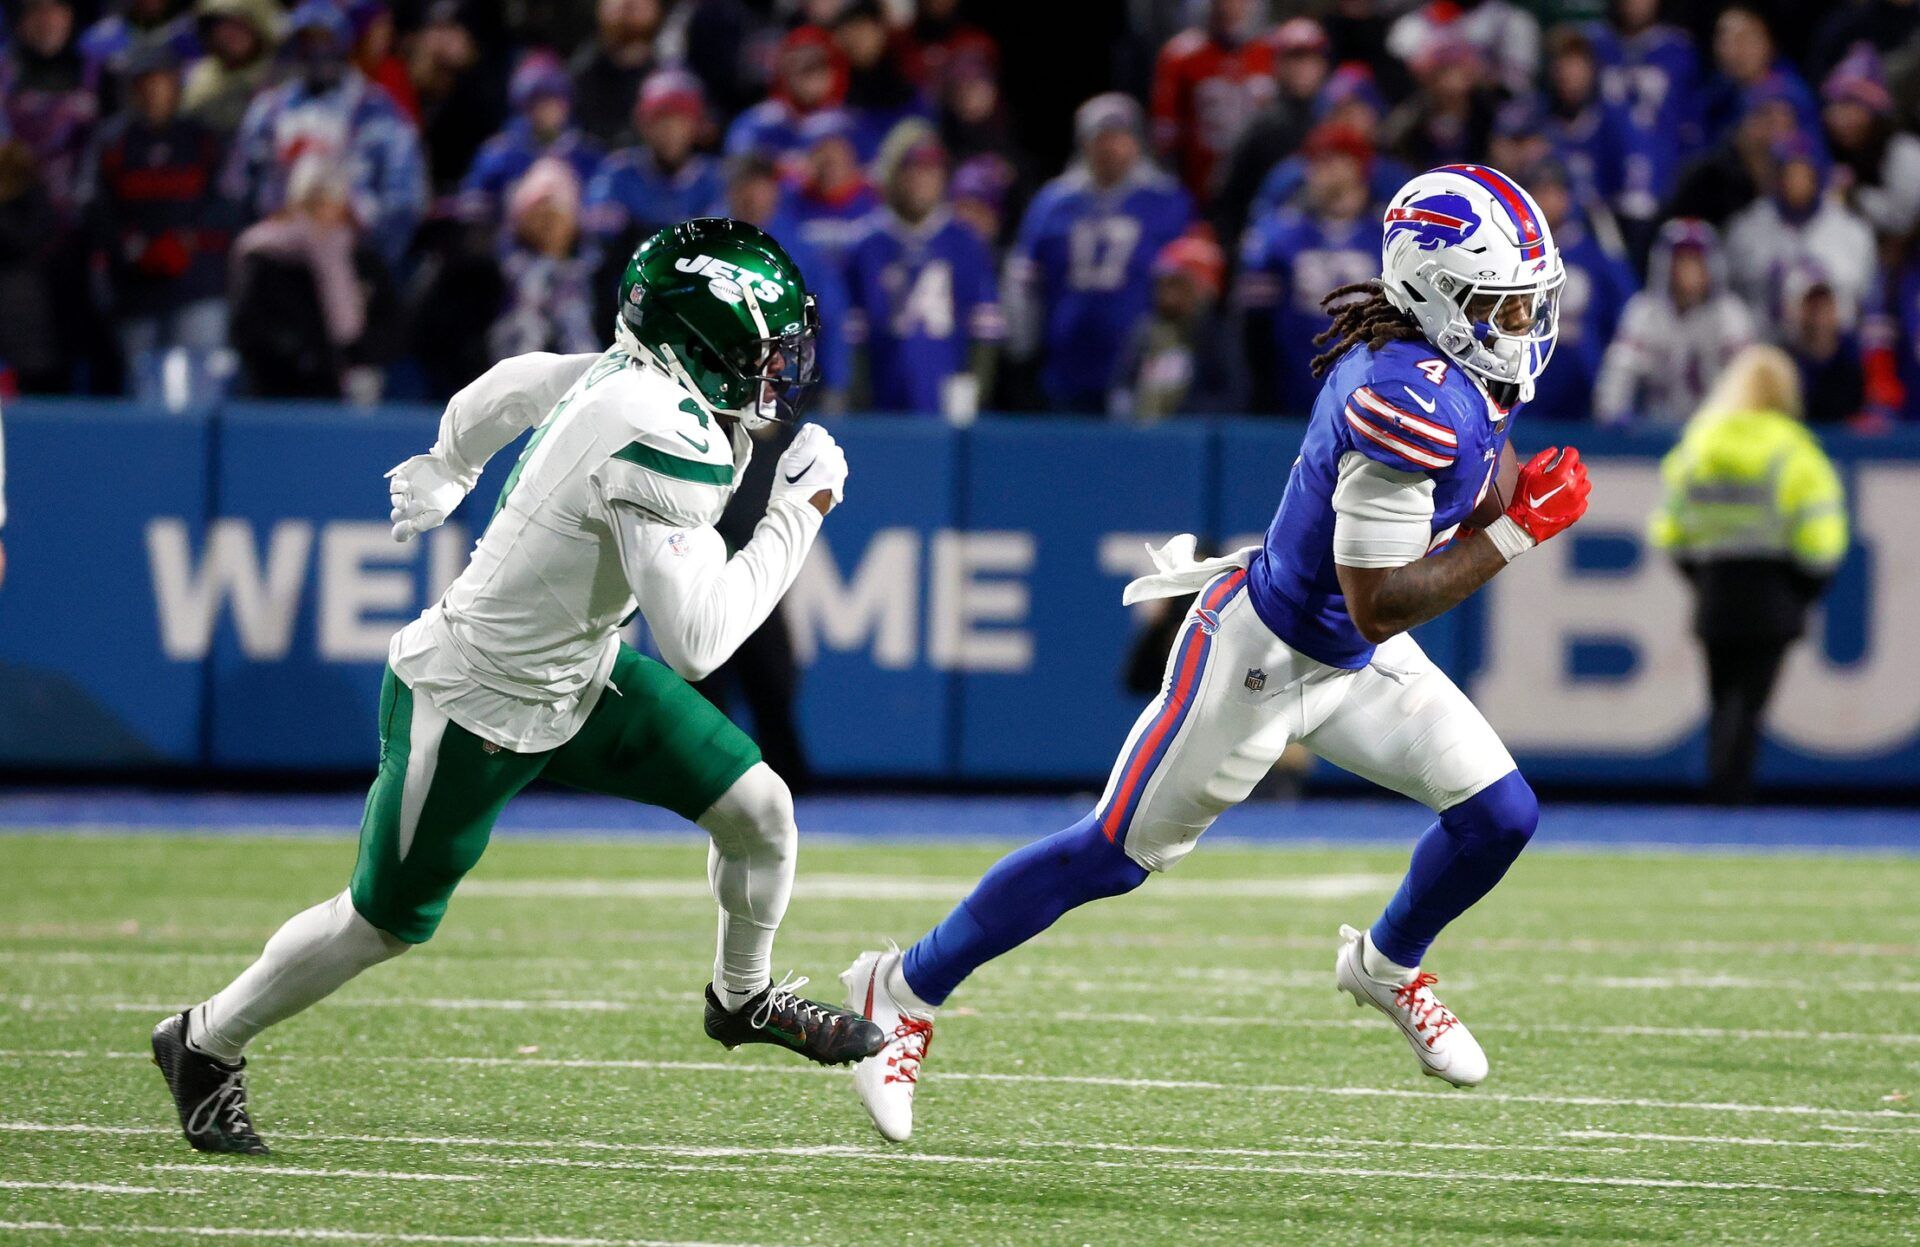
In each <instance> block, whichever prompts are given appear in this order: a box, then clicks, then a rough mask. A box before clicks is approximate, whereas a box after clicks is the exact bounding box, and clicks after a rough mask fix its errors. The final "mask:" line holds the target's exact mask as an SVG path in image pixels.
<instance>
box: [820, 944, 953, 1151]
mask: <svg viewBox="0 0 1920 1247" xmlns="http://www.w3.org/2000/svg"><path fill="white" fill-rule="evenodd" d="M899 963H900V953H899V951H898V950H895V951H892V952H884V953H861V954H860V956H859V957H858V958H856V959H855V960H854V963H853V965H851V966H850V967H848V969H847V972H846V973H845V974H842V975H841V976H840V981H841V982H842V983H844V984H846V987H847V1007H848V1008H850V1009H852V1010H853V1011H854V1012H855V1013H858V1014H860V1015H861V1016H863V1017H866V1018H868V1019H870V1020H871V1021H872V1022H873V1023H874V1024H875V1025H877V1026H879V1027H880V1029H881V1030H883V1031H885V1032H886V1035H887V1042H886V1046H884V1047H882V1048H881V1049H880V1051H878V1052H876V1053H874V1054H873V1055H872V1056H870V1057H868V1058H867V1059H866V1060H864V1061H862V1062H860V1064H858V1065H856V1066H854V1067H853V1086H854V1089H855V1090H856V1091H858V1092H859V1093H860V1102H861V1103H862V1104H864V1105H866V1106H867V1115H868V1116H869V1117H872V1118H873V1125H874V1128H875V1129H876V1130H878V1131H879V1132H880V1133H881V1134H883V1135H885V1136H886V1137H887V1138H889V1139H891V1140H892V1141H893V1142H895V1143H905V1142H906V1141H907V1138H908V1136H909V1135H911V1134H912V1133H913V1093H914V1089H915V1088H916V1087H918V1086H919V1083H920V1063H921V1062H922V1061H924V1060H926V1058H927V1049H928V1048H929V1047H931V1046H932V1044H933V1018H932V1017H931V1016H929V1015H927V1014H925V1013H919V1012H913V1011H910V1010H908V1009H907V1008H906V1006H904V1005H903V1004H901V1003H900V1001H899V1000H898V999H897V998H896V997H895V996H894V994H893V993H892V992H891V991H889V990H888V988H887V977H888V975H889V974H891V973H892V972H893V969H894V967H895V966H897V965H898V964H899Z"/></svg>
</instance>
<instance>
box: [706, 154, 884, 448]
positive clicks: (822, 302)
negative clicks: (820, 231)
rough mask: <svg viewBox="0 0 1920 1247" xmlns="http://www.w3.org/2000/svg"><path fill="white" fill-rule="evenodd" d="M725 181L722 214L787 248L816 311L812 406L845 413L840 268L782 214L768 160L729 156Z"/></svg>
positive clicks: (844, 300)
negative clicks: (816, 356) (815, 388)
mask: <svg viewBox="0 0 1920 1247" xmlns="http://www.w3.org/2000/svg"><path fill="white" fill-rule="evenodd" d="M726 181H727V189H726V203H725V206H724V207H723V209H722V212H723V213H724V215H726V216H730V217H732V218H734V219H735V220H736V221H745V222H747V223H748V224H749V225H757V226H759V227H760V228H761V229H763V230H765V231H767V233H769V234H771V235H773V238H774V241H775V242H778V243H779V244H780V245H781V246H782V247H784V248H786V251H787V255H788V257H789V258H791V259H792V260H793V262H794V263H795V264H797V265H799V266H800V274H801V276H803V277H805V278H806V280H807V290H808V292H809V293H811V294H812V295H813V297H814V300H815V301H816V302H817V303H818V304H819V308H820V344H819V354H820V359H819V362H820V388H819V390H818V391H817V392H816V393H815V395H814V397H813V400H812V404H811V405H812V406H813V407H814V408H815V409H824V410H826V411H829V412H838V411H844V410H845V409H846V393H847V387H848V383H849V379H850V376H851V373H852V364H851V362H850V361H849V359H848V346H847V337H846V330H847V321H848V320H849V319H850V318H851V312H850V310H849V296H848V294H847V287H846V282H845V280H844V278H843V277H842V275H841V272H840V267H839V266H838V265H836V264H831V263H829V262H828V261H827V260H826V258H825V257H823V256H821V255H820V254H819V253H818V252H816V251H815V250H814V249H813V248H812V247H811V246H809V245H808V244H807V240H806V239H805V238H803V237H801V235H800V231H799V230H798V229H797V228H796V227H795V226H794V223H793V220H792V218H791V217H789V216H788V215H787V214H786V213H785V211H784V210H783V208H782V205H781V186H780V173H779V169H778V168H777V167H776V166H775V165H774V163H773V159H772V157H770V156H765V155H762V154H759V153H756V152H747V153H745V154H743V155H739V156H731V157H729V158H728V159H727V164H726Z"/></svg>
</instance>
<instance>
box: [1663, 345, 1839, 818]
mask: <svg viewBox="0 0 1920 1247" xmlns="http://www.w3.org/2000/svg"><path fill="white" fill-rule="evenodd" d="M1801 416H1802V406H1801V393H1800V377H1799V373H1798V371H1797V370H1796V369H1795V367H1794V363H1793V360H1792V359H1791V358H1790V357H1789V356H1788V355H1787V354H1786V352H1784V351H1782V350H1780V349H1779V348H1777V347H1773V346H1749V347H1747V348H1746V349H1744V350H1742V351H1741V352H1740V353H1739V354H1738V355H1736V356H1734V358H1733V360H1732V361H1731V362H1730V363H1729V364H1728V365H1727V368H1726V371H1725V372H1724V373H1722V374H1721V377H1720V380H1719V381H1718V383H1717V384H1716V385H1715V386H1714V389H1713V391H1712V392H1711V393H1710V394H1708V396H1707V399H1706V402H1705V403H1704V404H1703V405H1702V406H1701V408H1700V410H1699V411H1698V412H1696V413H1695V414H1694V416H1693V418H1692V419H1691V421H1689V422H1688V424H1687V426H1686V430H1685V432H1684V434H1683V435H1682V437H1681V439H1680V444H1679V445H1678V446H1676V447H1674V449H1673V450H1672V452H1671V453H1669V454H1668V455H1667V457H1666V459H1665V460H1664V461H1663V462H1662V463H1661V465H1660V475H1661V480H1662V484H1663V486H1664V490H1665V500H1664V502H1663V503H1662V505H1661V508H1660V510H1659V511H1658V512H1656V513H1655V514H1654V516H1653V520H1652V526H1651V527H1652V538H1653V542H1654V544H1655V545H1657V546H1659V547H1660V548H1662V549H1664V550H1667V551H1668V552H1669V553H1671V554H1672V555H1673V557H1674V560H1675V561H1676V562H1677V563H1678V564H1679V566H1680V570H1681V571H1682V572H1684V573H1685V574H1686V576H1687V579H1688V580H1689V581H1690V582H1691V583H1692V585H1693V590H1694V615H1693V627H1694V633H1695V635H1697V636H1698V637H1699V638H1700V642H1701V644H1702V646H1703V647H1704V648H1705V650H1706V655H1707V684H1708V689H1709V692H1710V696H1711V701H1712V714H1711V717H1710V719H1709V721H1708V728H1707V793H1708V797H1709V799H1711V800H1714V801H1717V802H1721V803H1727V804H1732V803H1739V802H1744V801H1746V800H1748V799H1749V798H1750V797H1751V796H1752V792H1753V765H1754V755H1755V753H1756V751H1757V749H1758V747H1759V740H1760V722H1761V717H1762V715H1763V714H1764V712H1765V710H1766V705H1767V698H1768V696H1769V695H1771V693H1772V692H1773V685H1774V681H1775V679H1776V677H1778V675H1779V674H1780V662H1781V659H1782V658H1784V657H1785V655H1786V652H1787V647H1788V646H1790V645H1791V644H1792V643H1793V642H1794V640H1795V639H1796V638H1798V637H1799V636H1800V634H1801V632H1802V631H1803V630H1804V628H1805V624H1806V614H1807V608H1808V607H1809V606H1811V605H1812V604H1813V603H1814V601H1815V600H1817V599H1818V598H1819V596H1820V594H1821V593H1822V592H1824V591H1825V589H1826V587H1827V583H1828V582H1829V581H1830V580H1831V579H1832V577H1833V572H1834V569H1835V567H1837V566H1838V565H1839V563H1840V559H1841V557H1842V556H1843V555H1844V554H1845V553H1846V550H1847V512H1846V497H1845V494H1844V492H1843V490H1842V488H1841V484H1840V478H1839V476H1838V475H1836V474H1835V472H1834V470H1833V464H1832V462H1831V461H1829V460H1828V458H1827V456H1826V454H1825V452H1823V451H1822V450H1821V449H1820V443H1819V442H1818V441H1816V440H1815V438H1814V436H1813V434H1811V433H1810V432H1808V431H1807V428H1806V426H1805V425H1804V424H1802V423H1801Z"/></svg>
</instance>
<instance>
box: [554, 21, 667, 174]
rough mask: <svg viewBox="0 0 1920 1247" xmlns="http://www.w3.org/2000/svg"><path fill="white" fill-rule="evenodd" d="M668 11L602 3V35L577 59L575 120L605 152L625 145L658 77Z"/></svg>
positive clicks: (574, 68) (573, 67) (599, 32)
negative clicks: (646, 86)
mask: <svg viewBox="0 0 1920 1247" xmlns="http://www.w3.org/2000/svg"><path fill="white" fill-rule="evenodd" d="M662 9H663V6H662V0H599V7H598V9H597V10H596V11H595V17H596V21H597V22H598V29H597V30H596V32H595V33H594V36H593V38H592V39H591V40H589V41H588V42H587V43H585V44H583V45H582V46H581V48H580V50H579V51H578V52H576V53H574V57H573V62H572V64H571V66H569V72H571V73H572V75H573V100H574V103H573V113H574V117H575V119H576V120H577V121H578V123H579V125H580V128H581V129H583V130H585V131H586V132H587V134H588V135H590V136H591V137H592V138H594V139H595V140H596V141H597V142H599V144H600V145H601V146H602V147H614V146H617V145H618V144H619V143H620V142H621V140H622V138H623V137H624V133H625V131H626V128H627V126H628V125H629V124H630V122H631V119H632V117H633V103H634V101H635V100H636V99H638V98H639V97H640V84H641V83H643V82H645V81H646V78H647V75H648V74H649V73H651V72H653V67H654V63H655V56H654V46H653V45H654V40H655V38H656V37H657V36H658V35H659V33H660V23H661V19H662V17H663V11H662Z"/></svg>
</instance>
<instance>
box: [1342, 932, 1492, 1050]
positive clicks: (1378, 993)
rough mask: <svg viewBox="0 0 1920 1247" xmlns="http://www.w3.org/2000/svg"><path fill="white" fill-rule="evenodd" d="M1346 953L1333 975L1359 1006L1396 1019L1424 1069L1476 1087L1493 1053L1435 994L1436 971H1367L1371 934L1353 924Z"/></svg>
mask: <svg viewBox="0 0 1920 1247" xmlns="http://www.w3.org/2000/svg"><path fill="white" fill-rule="evenodd" d="M1340 941H1341V942H1340V953H1339V955H1338V956H1337V957H1336V958H1335V959H1334V963H1333V978H1334V982H1335V983H1336V984H1337V985H1338V986H1339V988H1340V990H1341V991H1343V992H1346V993H1347V994H1348V995H1350V996H1352V997H1353V1002H1354V1004H1355V1005H1356V1006H1358V1005H1372V1006H1373V1007H1374V1008H1376V1009H1378V1010H1380V1012H1382V1013H1384V1014H1386V1015H1387V1016H1388V1017H1389V1018H1391V1019H1393V1024H1394V1025H1395V1026H1398V1027H1399V1028H1400V1033H1401V1034H1403V1035H1405V1036H1406V1037H1407V1043H1408V1044H1409V1045H1411V1046H1412V1048H1413V1054H1414V1055H1415V1056H1417V1057H1419V1058H1420V1070H1421V1072H1422V1073H1424V1074H1427V1075H1429V1076H1431V1077H1433V1078H1441V1079H1445V1080H1446V1081H1447V1082H1450V1083H1452V1084H1453V1085H1454V1086H1456V1087H1471V1086H1474V1085H1475V1084H1477V1083H1479V1082H1480V1081H1481V1080H1483V1079H1485V1078H1486V1076H1487V1054H1486V1053H1485V1052H1483V1051H1481V1050H1480V1043H1479V1041H1478V1040H1476V1039H1475V1038H1474V1037H1473V1035H1472V1033H1471V1032H1470V1031H1468V1030H1467V1028H1466V1025H1465V1024H1464V1023H1462V1022H1461V1021H1460V1019H1459V1018H1457V1017H1455V1016H1454V1014H1453V1010H1451V1009H1449V1008H1447V1006H1445V1005H1443V1004H1441V1003H1440V1000H1439V998H1438V997H1437V996H1435V995H1434V994H1433V985H1434V983H1435V982H1437V981H1438V980H1436V979H1435V978H1434V977H1433V975H1431V974H1425V973H1416V974H1415V975H1414V976H1413V977H1412V978H1410V979H1407V980H1405V981H1404V982H1403V981H1401V980H1399V979H1383V978H1376V977H1374V976H1373V975H1371V974H1369V973H1367V966H1366V961H1365V959H1364V957H1363V955H1362V954H1363V949H1364V948H1365V941H1366V936H1365V934H1364V933H1362V932H1359V931H1356V930H1354V929H1353V928H1352V927H1346V926H1343V927H1341V928H1340Z"/></svg>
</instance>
